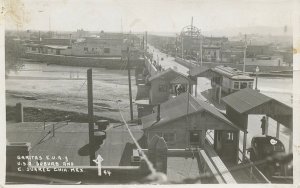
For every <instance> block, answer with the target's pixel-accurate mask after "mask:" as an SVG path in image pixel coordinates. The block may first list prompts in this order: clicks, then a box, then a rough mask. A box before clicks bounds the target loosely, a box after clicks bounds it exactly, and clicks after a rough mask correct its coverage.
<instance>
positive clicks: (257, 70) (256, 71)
mask: <svg viewBox="0 0 300 188" xmlns="http://www.w3.org/2000/svg"><path fill="white" fill-rule="evenodd" d="M258 72H259V67H258V66H256V69H255V73H256V74H255V75H256V79H255V90H257V73H258Z"/></svg>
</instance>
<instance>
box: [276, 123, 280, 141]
mask: <svg viewBox="0 0 300 188" xmlns="http://www.w3.org/2000/svg"><path fill="white" fill-rule="evenodd" d="M279 132H280V123H279V122H277V128H276V138H277V139H279Z"/></svg>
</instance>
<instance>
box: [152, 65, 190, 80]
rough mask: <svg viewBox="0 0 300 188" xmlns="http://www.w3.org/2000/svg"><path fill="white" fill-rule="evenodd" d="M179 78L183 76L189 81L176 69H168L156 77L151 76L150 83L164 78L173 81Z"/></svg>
mask: <svg viewBox="0 0 300 188" xmlns="http://www.w3.org/2000/svg"><path fill="white" fill-rule="evenodd" d="M178 76H183V77H185V78H186V79H188V78H187V77H186V76H184V75H183V74H181V73H179V72H177V71H175V70H174V69H172V68H168V69H167V70H164V71H162V72H159V73H158V74H155V75H153V76H151V77H150V78H149V81H150V82H151V81H152V80H155V79H158V78H163V79H164V78H166V79H169V80H173V79H174V78H176V77H178Z"/></svg>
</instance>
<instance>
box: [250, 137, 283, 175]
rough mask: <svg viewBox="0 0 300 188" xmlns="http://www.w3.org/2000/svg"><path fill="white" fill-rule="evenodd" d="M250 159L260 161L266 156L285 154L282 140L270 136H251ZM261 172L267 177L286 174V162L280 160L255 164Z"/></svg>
mask: <svg viewBox="0 0 300 188" xmlns="http://www.w3.org/2000/svg"><path fill="white" fill-rule="evenodd" d="M248 152H250V160H251V161H252V162H257V161H262V160H265V159H267V157H272V156H278V155H282V154H285V148H284V145H283V144H282V142H281V141H280V140H279V139H277V138H275V137H272V136H263V137H253V138H252V141H251V148H249V149H248ZM257 167H258V168H259V169H260V170H261V172H262V173H263V174H264V175H265V176H266V177H267V178H269V179H271V178H272V177H273V176H286V175H287V164H282V163H280V162H276V161H275V162H272V163H264V164H260V165H257Z"/></svg>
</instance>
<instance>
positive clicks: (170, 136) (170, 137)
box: [163, 133, 175, 143]
mask: <svg viewBox="0 0 300 188" xmlns="http://www.w3.org/2000/svg"><path fill="white" fill-rule="evenodd" d="M163 138H164V140H165V141H166V142H167V143H174V142H175V133H163Z"/></svg>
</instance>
